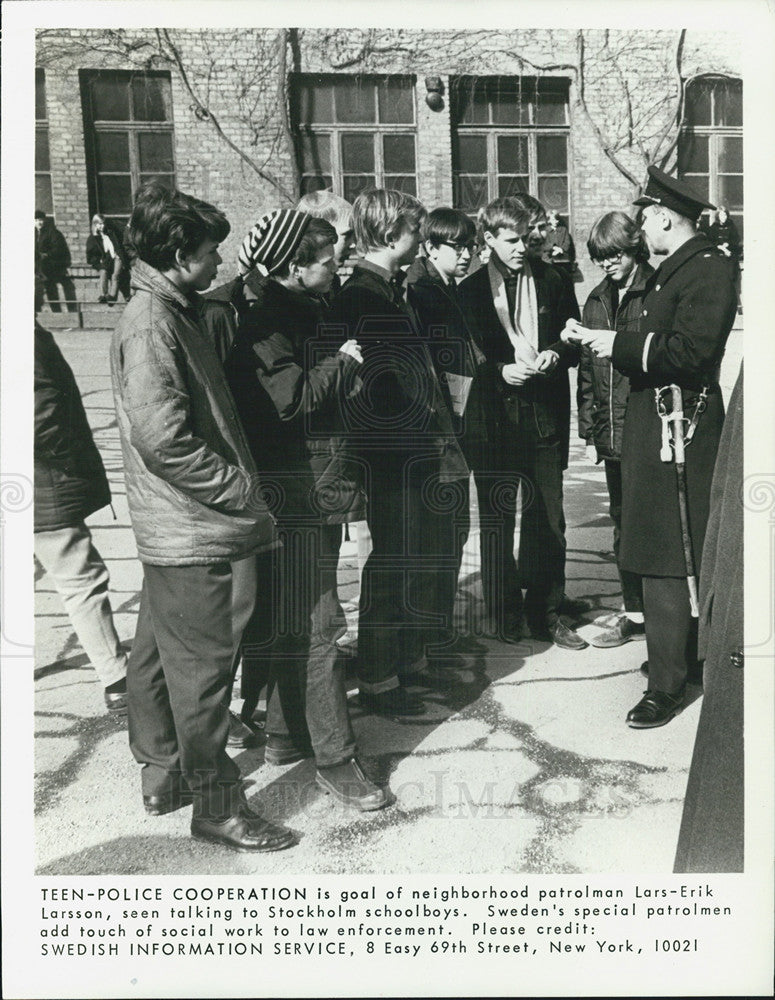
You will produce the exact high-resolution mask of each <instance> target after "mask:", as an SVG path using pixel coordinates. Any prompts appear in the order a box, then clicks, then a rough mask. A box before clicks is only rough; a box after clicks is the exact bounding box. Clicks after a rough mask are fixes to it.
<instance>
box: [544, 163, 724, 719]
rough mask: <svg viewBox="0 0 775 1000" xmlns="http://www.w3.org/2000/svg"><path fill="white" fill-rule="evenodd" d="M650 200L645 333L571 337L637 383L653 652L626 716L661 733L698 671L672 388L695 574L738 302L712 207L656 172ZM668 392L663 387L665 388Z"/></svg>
mask: <svg viewBox="0 0 775 1000" xmlns="http://www.w3.org/2000/svg"><path fill="white" fill-rule="evenodd" d="M648 175H649V180H648V184H647V186H646V190H645V192H644V194H643V196H642V197H640V198H638V199H637V200H636V201H635V202H634V204H635V205H639V206H642V229H643V232H644V234H645V236H646V240H647V241H648V244H649V247H650V249H651V251H652V253H653V254H655V255H656V256H661V257H663V258H664V259H663V261H662V263H661V265H660V266H659V267H658V269H657V270H656V271H655V272H654V274H653V275H651V277H650V278H649V279H648V281H647V283H646V286H645V290H644V298H643V310H642V315H641V324H640V331H639V333H637V334H632V335H630V336H628V337H617V336H616V333H615V332H612V331H609V330H588V329H585V328H583V327H581V326H580V325H579V324H576V323H574V322H573V321H570V322H569V324H568V326H567V327H566V331H565V332H564V334H563V336H565V337H567V339H569V340H576V341H578V342H581V343H584V344H588V345H589V346H590V347H591V349H592V351H593V353H594V354H595V355H596V356H598V357H602V358H611V360H612V363H613V366H614V367H615V368H616V369H617V370H618V371H620V372H622V373H623V374H624V375H627V376H628V377H629V379H630V385H631V392H630V399H629V403H628V407H627V415H626V417H625V422H624V432H623V439H622V489H623V510H622V541H621V553H620V554H621V562H622V567H623V568H624V569H626V570H629V571H631V572H633V573H637V574H639V575H640V576H642V577H643V605H644V613H645V619H646V644H647V649H648V678H649V682H648V690H647V691H646V693H645V695H644V697H643V698H641V700H640V701H639V702H638V704H637V705H635V707H634V708H632V709H631V710H630V712H629V713H628V715H627V724H628V725H629V726H631V727H633V728H636V729H650V728H653V727H655V726H663V725H665V724H666V723H668V722H669V721H670V720H671V719H672V718H673V717H674V716H675V715H677V714H678V712H679V711H680V709H681V707H682V705H683V701H684V696H685V689H686V683H687V678H689V677H690V676H697V674H698V664H697V620H696V618H693V617H692V611H691V605H690V600H689V589H688V586H687V576H688V575H689V574H690V570H691V567H689V566H687V562H689V559H687V554H686V547H685V544H684V536H683V534H682V527H681V514H680V506H679V489H678V478H677V475H676V465H675V462H674V460H672V456H671V460H670V461H664V460H663V459H662V458H661V457H660V451H661V450H662V445H663V433H662V431H663V420H662V419H661V410H660V402H661V404H662V409H663V410H664V411H665V413H666V414H667V415H669V411H670V408H671V391H670V386H673V385H675V386H678V387H679V388H680V390H681V394H682V402H683V411H684V415H685V417H686V418H687V422H686V423H685V424H684V427H685V429H686V430H685V437H687V438H689V442H688V443H687V445H686V452H685V454H686V457H685V462H686V466H685V492H686V509H687V513H688V525H689V533H690V542H689V547H690V557H691V561H692V562H693V571H694V572H696V573H699V571H700V556H701V553H702V546H703V541H704V537H705V527H706V524H707V520H708V509H709V498H710V483H711V478H712V475H713V467H714V464H715V460H716V452H717V449H718V442H719V437H720V435H721V427H722V424H723V421H724V405H723V401H722V398H721V392H720V389H719V385H718V375H719V365H720V363H721V359H722V357H723V354H724V347H725V344H726V341H727V337H728V336H729V331H730V330H731V329H732V323H733V321H734V318H735V313H736V308H737V302H736V297H735V289H734V280H733V279H734V275H733V273H732V268H731V266H730V263H729V261H728V260H727V259H726V258H725V257H724V256H723V254H721V253H720V252H719V251H718V250H717V249H716V248H715V246H714V245H713V243H712V242H711V241H710V240H709V239H708V238H707V237H706V236H705V235H703V234H701V233H698V232H697V229H696V223H697V219H698V218H699V216H700V213H701V212H702V210H703V209H704V208H713V206H712V205H709V204H708V203H707V202H706V201H704V200H703V199H702V198H701V197H700V196H698V195H697V194H696V193H695V192H694V191H693V190H692V189H691V188H690V187H689V186H688V185H687V184H685V183H683V182H682V181H679V180H677V179H676V178H674V177H669V176H668V175H667V174H665V173H664V172H663V171H661V170H659V169H657V168H656V167H649V169H648ZM660 390H662V391H661V392H660Z"/></svg>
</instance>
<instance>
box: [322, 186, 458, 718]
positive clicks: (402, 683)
mask: <svg viewBox="0 0 775 1000" xmlns="http://www.w3.org/2000/svg"><path fill="white" fill-rule="evenodd" d="M424 216H425V210H424V209H423V207H422V206H421V205H420V203H419V202H418V201H417V200H416V199H414V198H412V197H410V196H409V195H404V194H402V193H400V192H398V191H387V190H370V191H365V192H363V193H362V194H361V195H359V197H358V198H357V199H356V202H355V204H354V206H353V229H354V232H355V238H356V241H357V244H358V249H359V250H360V252H361V253H362V254H363V258H362V259H361V260H360V261H359V262H358V264H357V265H356V266H355V269H354V270H353V274H352V277H351V278H350V279H349V280H348V281H347V282H346V283H345V284H344V286H343V287H342V290H341V292H340V293H339V295H337V296H336V298H335V299H334V301H333V303H332V308H331V311H330V313H329V316H328V327H329V333H330V335H332V336H333V335H334V334H336V336H337V337H338V338H340V339H341V337H355V338H357V340H358V343H359V344H360V346H361V350H362V354H363V368H362V369H361V371H360V372H359V375H360V378H361V381H362V384H363V388H362V390H361V391H360V392H359V393H357V394H355V395H353V396H351V397H349V400H348V405H347V408H346V419H347V421H348V433H349V437H350V441H351V442H352V444H353V447H354V448H355V450H356V451H357V453H358V455H359V457H360V459H361V461H362V462H363V464H364V473H365V477H366V494H367V498H368V502H367V520H368V524H369V529H370V531H371V536H372V541H373V549H372V552H371V554H370V555H369V557H368V559H367V561H366V565H365V566H364V569H363V575H362V580H361V598H360V616H359V626H358V681H359V688H360V701H361V704H362V705H363V706H364V708H366V709H367V710H368V711H372V712H377V713H381V714H386V715H399V716H401V715H419V714H423V712H424V710H425V709H424V705H423V702H422V701H421V700H420V699H419V698H418V697H417V696H415V695H414V694H411V693H410V692H409V691H408V690H407V687H408V686H410V685H412V684H413V683H415V682H417V681H419V680H420V673H421V671H422V668H423V666H424V655H425V653H426V646H427V643H428V641H430V642H437V641H438V626H439V625H443V623H442V622H439V621H438V620H434V619H435V615H434V610H433V609H434V608H435V607H436V601H437V598H436V596H435V594H434V588H435V586H436V578H437V576H438V574H437V573H436V560H437V558H438V552H437V548H438V546H437V542H436V539H437V538H438V537H439V530H440V529H439V526H438V519H439V508H440V506H443V504H440V502H439V498H441V497H443V492H444V490H445V489H446V488H447V484H449V483H459V482H460V481H461V480H465V479H467V477H468V466H467V465H466V463H465V459H464V458H463V455H462V452H461V450H460V447H459V445H458V443H457V440H456V438H455V433H454V428H453V426H452V418H451V415H450V412H449V410H448V408H447V404H446V402H445V400H444V397H443V394H442V391H441V387H440V385H439V380H438V377H437V375H436V372H435V370H434V367H433V361H432V358H431V355H430V352H429V351H428V348H427V346H426V344H425V343H424V342H423V340H422V339H421V338H420V336H419V335H418V329H417V324H416V319H415V318H414V316H413V314H412V311H411V308H410V307H409V306H408V305H407V302H406V300H405V298H404V292H403V287H402V286H403V278H404V275H403V272H402V271H401V266H402V265H405V264H409V263H411V262H412V260H414V258H415V256H416V254H417V249H418V246H419V242H420V225H421V222H422V220H423V218H424Z"/></svg>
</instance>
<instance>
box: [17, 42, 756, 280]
mask: <svg viewBox="0 0 775 1000" xmlns="http://www.w3.org/2000/svg"><path fill="white" fill-rule="evenodd" d="M37 55H38V58H37V63H38V70H37V84H38V88H37V90H38V94H37V96H38V99H37V102H36V109H37V110H36V117H37V137H38V142H37V148H36V174H37V176H36V181H37V198H38V207H41V208H44V209H46V210H48V211H51V213H52V214H53V216H54V218H55V220H56V224H57V226H58V227H59V228H60V229H61V230H62V232H63V233H64V234H65V236H66V237H67V239H68V241H69V243H70V246H71V250H72V255H73V259H74V261H81V260H83V258H84V249H83V248H84V246H85V242H86V238H87V236H88V233H89V220H90V218H91V215H92V214H93V213H94V212H95V211H98V210H99V211H103V212H105V213H106V214H108V215H113V216H115V217H116V218H119V219H122V218H126V216H127V215H128V214H129V211H130V209H131V198H132V195H133V194H134V192H135V190H136V188H137V186H138V185H139V184H140V183H141V182H142V180H143V179H145V178H147V177H148V176H152V175H160V176H162V177H163V178H164V179H166V180H171V181H173V182H174V183H175V184H176V185H177V186H178V187H180V188H181V189H182V190H184V191H189V192H191V193H193V194H196V195H198V196H200V197H202V198H205V199H206V200H208V201H211V202H213V203H214V204H216V205H218V206H219V207H222V208H223V209H224V210H225V211H226V212H227V214H228V216H229V219H230V221H231V223H232V234H231V235H230V237H229V239H228V241H227V242H226V244H225V245H224V248H223V256H224V261H225V264H224V267H223V269H222V276H223V277H224V278H226V277H229V276H230V274H231V272H232V271H233V269H234V267H235V262H236V252H237V247H238V245H239V242H240V240H241V238H242V236H243V235H244V233H245V232H246V231H247V230H248V228H249V227H250V226H251V225H252V224H253V223H254V222H255V220H256V219H257V218H258V217H259V216H260V215H261V214H262V213H263V212H264V211H267V210H269V209H271V208H274V207H278V206H280V205H289V204H292V202H293V200H294V199H295V197H296V196H297V195H298V192H299V190H300V184H301V185H302V187H304V186H311V187H314V186H316V185H318V186H324V185H327V184H332V185H333V186H334V188H335V189H336V190H337V191H339V193H342V194H345V195H351V196H352V195H354V194H355V193H357V191H358V190H359V189H361V188H362V187H363V186H365V185H367V184H369V183H375V182H376V183H384V184H386V185H387V186H400V187H403V188H404V189H405V190H410V191H413V192H414V193H416V194H417V196H418V197H419V198H420V199H421V200H422V201H423V202H424V203H425V204H426V205H427V206H428V207H429V208H432V207H435V206H437V205H440V204H450V203H452V204H456V205H457V206H458V207H461V208H464V209H465V210H467V211H471V212H473V211H475V209H476V207H477V205H478V204H480V203H482V202H483V201H487V200H489V198H491V197H494V196H495V195H496V194H498V193H508V192H509V191H513V190H519V189H525V190H529V191H530V193H532V194H534V195H536V196H538V197H539V198H541V199H542V200H543V201H544V202H546V203H548V204H549V206H550V207H552V206H553V207H556V208H558V209H559V210H560V212H561V214H563V215H565V216H566V217H567V218H568V219H569V224H570V229H571V232H572V234H573V236H574V239H575V242H576V244H577V247H578V249H579V263H580V265H581V275H580V276H579V277H580V279H583V281H582V284H581V285H580V287H579V289H578V291H579V294H580V295H583V294H584V292H585V291H586V290H587V289H588V288H589V287H590V284H591V282H593V281H594V280H596V275H595V272H594V269H593V268H592V267H591V265H590V264H589V261H588V260H587V258H586V253H585V251H584V244H585V239H586V234H587V232H588V231H589V227H590V226H591V224H592V223H593V221H594V220H595V219H596V218H597V217H598V216H599V215H600V214H601V213H602V212H604V211H607V210H610V209H613V208H620V207H626V206H627V205H628V204H629V202H630V201H631V200H632V197H633V196H634V191H635V184H636V183H640V182H642V181H643V179H644V178H645V166H646V162H647V160H649V159H652V158H654V154H655V153H657V154H658V156H659V157H661V156H664V155H665V154H666V153H667V154H668V159H667V167H668V169H673V168H674V167H675V166H676V157H678V163H677V167H678V169H679V171H680V172H681V173H683V174H685V175H688V176H689V177H691V178H692V179H693V181H694V182H695V183H696V184H697V186H698V187H700V188H703V187H705V188H706V189H707V191H708V194H709V196H710V197H711V199H717V200H718V201H725V202H726V203H727V204H728V206H729V207H730V209H731V210H732V213H733V217H734V218H735V220H736V221H737V222H738V223H739V224H741V223H742V102H741V89H742V84H741V82H740V81H741V77H742V72H741V70H742V66H741V63H742V57H741V54H740V51H739V44H738V40H737V39H736V37H735V36H731V35H729V34H726V33H725V34H721V33H701V32H697V31H687V32H686V33H685V35H684V36H683V37H682V36H681V33H680V32H679V31H677V30H676V31H627V32H625V31H603V30H584V31H572V30H548V29H542V30H538V29H524V30H514V31H498V32H496V31H465V32H463V31H409V30H395V31H386V30H380V31H372V30H345V29H338V30H332V31H324V30H311V31H302V30H295V29H288V30H286V31H276V30H269V29H249V30H239V31H237V30H222V31H218V30H208V31H198V30H189V31H186V30H178V29H175V30H174V31H165V30H164V29H160V30H151V29H148V30H113V31H107V30H86V29H56V30H54V29H52V30H42V31H39V32H38V53H37ZM681 79H683V80H684V81H689V85H688V87H687V89H686V96H687V101H686V109H687V112H688V117H687V120H686V122H685V128H684V131H683V136H682V138H681V140H680V142H677V143H676V141H675V140H676V138H677V130H676V128H675V125H674V122H675V115H676V108H677V103H678V95H679V92H680V86H679V80H681ZM660 137H661V139H662V141H661V142H660ZM604 146H607V147H608V148H609V150H610V151H611V156H609V155H607V153H606V151H605V149H604ZM613 159H615V160H617V161H618V163H619V165H620V166H619V167H617V165H616V164H615V163H614V162H613ZM620 168H621V169H620ZM623 171H626V172H627V173H628V174H629V175H630V176H629V178H628V177H627V176H625V173H624V172H623ZM633 182H635V183H633Z"/></svg>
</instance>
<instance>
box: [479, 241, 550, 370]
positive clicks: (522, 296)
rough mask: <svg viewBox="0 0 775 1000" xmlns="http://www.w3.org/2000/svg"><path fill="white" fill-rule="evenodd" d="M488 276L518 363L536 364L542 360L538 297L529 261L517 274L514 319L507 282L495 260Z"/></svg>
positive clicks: (500, 316)
mask: <svg viewBox="0 0 775 1000" xmlns="http://www.w3.org/2000/svg"><path fill="white" fill-rule="evenodd" d="M487 274H488V276H489V279H490V291H491V292H492V301H493V305H494V306H495V312H496V314H497V316H498V319H499V320H500V323H501V326H502V327H503V329H504V330H505V331H506V333H507V334H508V338H509V340H510V341H511V343H512V345H513V347H514V360H515V361H525V362H528V363H532V362H533V361H535V359H536V358H537V357H538V298H537V296H536V286H535V281H534V280H533V273H532V271H531V270H530V265H529V264H528V262H527V261H525V264H524V267H523V270H522V271H520V272H519V273H518V275H517V294H516V296H515V301H514V315H513V316H511V315H509V299H508V294H507V292H506V282H505V281H504V280H503V275H502V274H501V272H500V271H499V270H498V268H497V267H496V266H495V264H494V263H493V262H492V260H490V261H488V263H487Z"/></svg>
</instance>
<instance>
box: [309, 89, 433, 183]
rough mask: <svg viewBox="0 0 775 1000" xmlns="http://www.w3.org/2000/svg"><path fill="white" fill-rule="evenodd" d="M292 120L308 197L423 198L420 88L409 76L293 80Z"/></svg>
mask: <svg viewBox="0 0 775 1000" xmlns="http://www.w3.org/2000/svg"><path fill="white" fill-rule="evenodd" d="M291 117H292V121H293V126H294V132H295V136H296V144H297V145H296V151H297V157H298V163H299V169H300V171H301V175H302V181H301V189H302V193H303V194H306V193H307V192H309V191H316V190H318V189H319V188H328V187H330V188H333V190H334V191H335V192H336V194H338V195H340V196H341V197H343V198H346V199H347V200H348V201H352V200H353V199H354V198H356V197H357V196H358V195H359V194H360V192H361V191H363V190H364V188H368V187H374V186H375V185H376V186H377V187H389V188H395V189H397V190H399V191H404V192H406V193H407V194H413V195H416V194H417V166H416V163H417V158H416V152H415V136H414V131H415V130H414V123H415V112H414V85H413V80H412V78H411V77H408V76H379V77H377V76H322V75H307V74H305V75H297V76H294V77H292V85H291Z"/></svg>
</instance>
